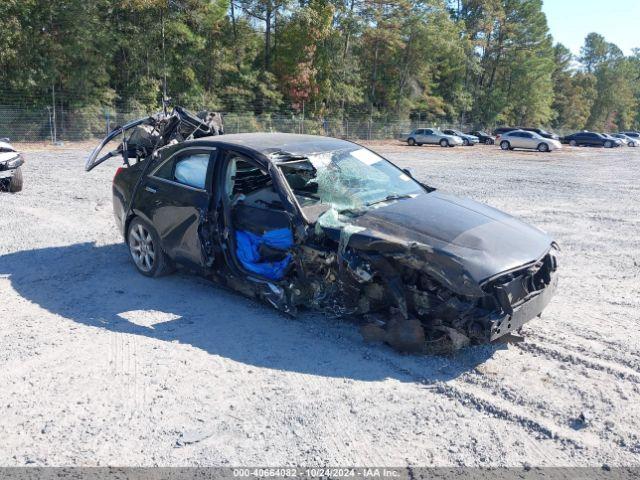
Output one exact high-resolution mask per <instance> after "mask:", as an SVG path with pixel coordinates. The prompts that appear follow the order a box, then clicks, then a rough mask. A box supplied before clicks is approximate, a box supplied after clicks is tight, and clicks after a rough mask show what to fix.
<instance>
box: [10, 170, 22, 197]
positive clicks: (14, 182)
mask: <svg viewBox="0 0 640 480" xmlns="http://www.w3.org/2000/svg"><path fill="white" fill-rule="evenodd" d="M20 191H22V168H20V167H18V168H16V171H15V172H13V176H12V177H11V179H10V180H9V192H11V193H18V192H20Z"/></svg>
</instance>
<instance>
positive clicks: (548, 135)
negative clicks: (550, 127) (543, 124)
mask: <svg viewBox="0 0 640 480" xmlns="http://www.w3.org/2000/svg"><path fill="white" fill-rule="evenodd" d="M520 130H525V131H527V132H535V133H537V134H538V135H540V136H541V137H544V138H550V139H551V140H560V136H559V135H556V134H555V133H551V132H547V131H546V130H544V129H542V128H528V127H523V128H521V129H520Z"/></svg>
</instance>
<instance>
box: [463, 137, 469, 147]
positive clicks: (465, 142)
mask: <svg viewBox="0 0 640 480" xmlns="http://www.w3.org/2000/svg"><path fill="white" fill-rule="evenodd" d="M462 145H464V146H465V147H468V146H469V140H467V139H466V138H463V139H462Z"/></svg>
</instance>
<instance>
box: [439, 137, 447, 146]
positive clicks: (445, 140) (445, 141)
mask: <svg viewBox="0 0 640 480" xmlns="http://www.w3.org/2000/svg"><path fill="white" fill-rule="evenodd" d="M440 146H441V147H448V146H449V141H448V140H447V139H446V138H443V139H442V140H440Z"/></svg>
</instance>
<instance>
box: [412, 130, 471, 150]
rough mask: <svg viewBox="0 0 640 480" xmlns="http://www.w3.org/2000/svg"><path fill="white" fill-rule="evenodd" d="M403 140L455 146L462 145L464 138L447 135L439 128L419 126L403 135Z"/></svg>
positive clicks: (413, 142) (413, 143)
mask: <svg viewBox="0 0 640 480" xmlns="http://www.w3.org/2000/svg"><path fill="white" fill-rule="evenodd" d="M401 140H403V141H405V142H407V143H408V144H409V145H418V146H420V145H423V144H425V143H430V144H433V145H440V146H441V147H455V146H456V145H462V144H463V142H462V139H461V138H460V137H458V136H456V135H447V134H446V133H444V132H442V131H441V130H438V129H437V128H417V129H416V130H414V131H413V132H411V133H407V134H405V135H403V136H402V138H401Z"/></svg>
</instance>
